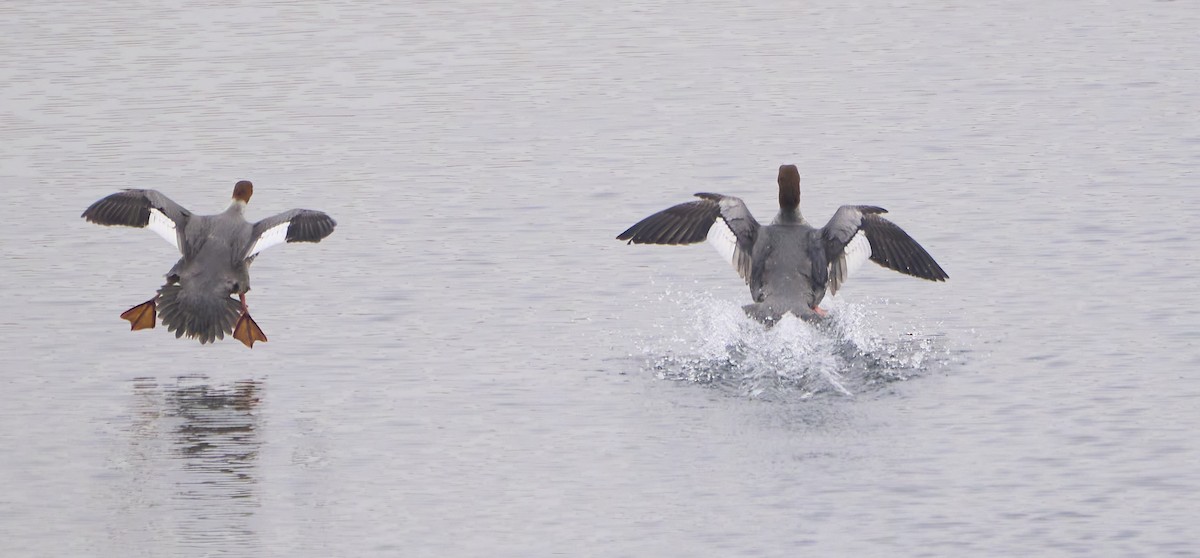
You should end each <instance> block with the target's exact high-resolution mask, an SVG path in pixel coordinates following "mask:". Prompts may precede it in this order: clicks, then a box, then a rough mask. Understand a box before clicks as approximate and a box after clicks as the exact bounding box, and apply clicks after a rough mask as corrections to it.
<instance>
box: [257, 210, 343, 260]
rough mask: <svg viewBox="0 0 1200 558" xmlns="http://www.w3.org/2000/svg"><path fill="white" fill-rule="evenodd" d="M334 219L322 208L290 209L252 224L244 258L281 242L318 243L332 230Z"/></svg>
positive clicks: (334, 225)
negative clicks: (319, 209) (248, 246)
mask: <svg viewBox="0 0 1200 558" xmlns="http://www.w3.org/2000/svg"><path fill="white" fill-rule="evenodd" d="M336 226H337V221H334V220H333V218H332V217H330V216H329V215H327V214H326V213H325V212H323V211H314V210H311V209H293V210H291V211H284V212H283V213H280V214H278V215H273V216H271V217H267V218H266V219H263V220H262V221H259V222H257V223H255V224H254V231H253V232H251V234H250V250H249V251H247V252H246V257H247V258H253V257H254V256H256V255H258V253H259V252H262V251H263V250H266V249H267V248H270V247H272V246H277V245H279V244H283V243H284V242H320V241H321V239H323V238H325V237H327V236H329V235H330V234H332V233H333V228H334V227H336Z"/></svg>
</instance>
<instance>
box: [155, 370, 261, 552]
mask: <svg viewBox="0 0 1200 558" xmlns="http://www.w3.org/2000/svg"><path fill="white" fill-rule="evenodd" d="M133 387H134V394H135V396H136V397H135V400H136V401H137V403H135V407H139V408H137V409H135V417H136V418H135V421H134V425H133V426H134V428H133V433H134V435H135V437H138V438H142V441H143V442H149V445H152V446H159V447H162V448H163V449H164V450H165V451H163V452H162V453H161V454H159V459H161V458H163V457H167V459H165V460H161V461H160V465H165V464H167V463H172V462H174V463H177V464H180V465H182V470H179V469H176V468H175V467H168V469H174V471H173V472H169V473H168V474H167V475H166V476H167V477H168V478H170V479H171V481H169V483H170V485H172V486H171V489H170V490H169V493H170V495H171V496H170V498H171V500H173V501H172V502H170V503H169V504H168V503H166V502H159V503H158V504H159V505H162V504H166V505H167V506H169V507H170V508H174V509H175V510H176V511H178V512H179V513H178V514H177V515H176V517H175V521H174V523H175V524H176V526H177V529H178V532H177V533H176V534H177V536H179V539H178V540H179V541H180V542H181V543H182V544H184V545H185V546H190V547H198V548H203V549H206V550H210V551H212V550H217V549H228V548H232V547H235V546H236V547H238V548H240V549H241V550H246V547H247V546H251V547H253V546H256V545H257V542H258V537H257V534H256V532H255V529H254V525H253V519H254V513H255V511H256V510H257V508H258V507H259V505H260V503H259V497H258V491H257V478H256V476H257V473H256V470H257V465H258V463H257V462H258V452H259V448H260V446H261V445H262V440H261V437H260V419H259V416H258V414H257V413H256V408H257V407H258V405H259V401H260V400H259V395H260V392H261V390H262V383H261V382H259V381H257V380H240V381H236V382H233V383H232V384H225V385H219V384H213V383H210V382H209V380H208V378H207V377H206V376H182V377H179V378H176V379H175V382H174V385H171V384H159V383H158V381H157V380H156V379H154V378H136V379H135V380H134V381H133ZM139 423H140V424H139ZM164 472H165V471H164ZM159 496H160V497H161V496H164V494H163V493H161V492H160V493H159Z"/></svg>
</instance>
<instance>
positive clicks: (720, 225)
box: [705, 217, 741, 275]
mask: <svg viewBox="0 0 1200 558" xmlns="http://www.w3.org/2000/svg"><path fill="white" fill-rule="evenodd" d="M705 240H707V241H708V243H709V244H711V245H712V247H713V248H714V249H716V251H717V253H718V254H721V257H722V258H724V259H725V263H727V264H729V265H731V266H733V269H734V271H737V272H738V275H741V271H739V270H738V265H737V264H738V262H737V252H738V244H737V235H735V234H733V229H731V228H729V223H728V222H726V221H725V218H724V217H717V220H716V221H715V222H714V223H713V226H712V228H710V229H708V237H707V238H706V239H705Z"/></svg>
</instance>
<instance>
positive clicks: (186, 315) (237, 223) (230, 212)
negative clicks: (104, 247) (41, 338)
mask: <svg viewBox="0 0 1200 558" xmlns="http://www.w3.org/2000/svg"><path fill="white" fill-rule="evenodd" d="M253 194H254V185H253V184H251V183H250V181H248V180H242V181H241V182H238V183H237V184H236V185H234V187H233V201H232V202H231V203H230V204H229V208H228V209H226V210H225V211H224V212H222V213H218V214H216V215H194V214H192V212H191V211H188V210H187V209H185V208H184V207H183V206H181V205H179V204H177V203H175V202H173V201H171V199H170V198H168V197H166V196H164V195H162V194H161V193H159V192H158V191H156V190H123V191H120V192H117V193H115V194H112V195H110V196H108V197H106V198H104V199H101V200H100V201H98V202H96V203H93V204H92V205H91V207H88V208H87V210H86V211H84V212H83V215H82V216H81V217H83V218H84V219H87V220H88V221H91V222H93V223H98V224H101V225H122V226H126V227H138V228H146V229H150V230H152V231H154V232H155V233H158V235H159V236H161V237H163V238H164V239H166V241H167V242H170V243H171V245H172V246H174V247H175V248H176V249H178V250H179V252H180V253H181V254H182V256H183V257H181V258H180V259H179V261H178V262H176V263H175V266H174V267H172V268H171V271H169V272H167V283H166V284H165V285H163V286H162V288H161V289H159V290H158V294H157V295H155V296H154V298H151V299H150V300H148V301H146V302H144V303H142V304H139V305H137V306H134V307H133V308H130V309H129V310H126V311H125V312H124V313H122V314H121V318H123V319H126V320H129V323H130V324H131V325H130V329H131V330H135V331H136V330H139V329H147V328H152V327H154V324H155V322H156V321H157V320H156V307H157V309H158V310H159V311H161V312H162V322H163V325H164V326H166V327H167V330H168V331H173V332H175V337H176V338H179V337H183V336H184V335H186V336H188V337H191V338H194V339H198V340H199V341H200V342H201V343H211V342H212V341H214V340H216V339H224V337H225V334H226V333H230V332H232V333H233V337H234V339H237V340H238V341H241V342H242V343H244V344H245V345H246V346H247V347H250V348H254V342H255V341H264V342H265V341H266V340H267V336H266V335H265V334H264V333H263V331H262V329H259V327H258V324H257V323H255V321H254V318H251V317H250V312H249V310H248V308H247V307H246V292H247V291H249V290H250V269H249V268H250V264H251V263H252V262H253V261H254V258H255V257H256V256H258V254H259V252H262V251H263V250H266V249H267V248H270V247H272V246H276V245H279V244H283V243H284V242H320V241H321V239H323V238H325V237H327V236H329V234H330V233H332V232H333V228H334V227H335V226H336V225H337V223H336V222H334V220H333V218H331V217H330V216H329V215H326V214H325V213H323V212H321V211H313V210H311V209H293V210H291V211H285V212H283V213H280V214H278V215H275V216H272V217H267V218H266V219H263V220H261V221H259V222H257V223H253V224H251V223H250V222H248V221H246V219H245V218H244V217H243V216H242V213H243V211H244V210H245V208H246V204H247V203H248V202H249V201H250V196H251V195H253ZM234 294H236V295H238V299H236V300H235V299H233V298H231V295H234Z"/></svg>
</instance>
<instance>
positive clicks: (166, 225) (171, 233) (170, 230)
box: [146, 207, 179, 250]
mask: <svg viewBox="0 0 1200 558" xmlns="http://www.w3.org/2000/svg"><path fill="white" fill-rule="evenodd" d="M146 228H147V229H150V230H152V231H154V233H155V234H157V235H158V236H161V237H163V240H165V241H167V242H170V243H171V246H174V247H175V249H176V250H178V249H179V231H178V230H176V228H175V221H172V220H171V218H170V217H167V216H166V214H164V213H163V212H161V211H159V210H158V209H157V208H154V207H151V208H150V218H149V219H148V220H147V222H146Z"/></svg>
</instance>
